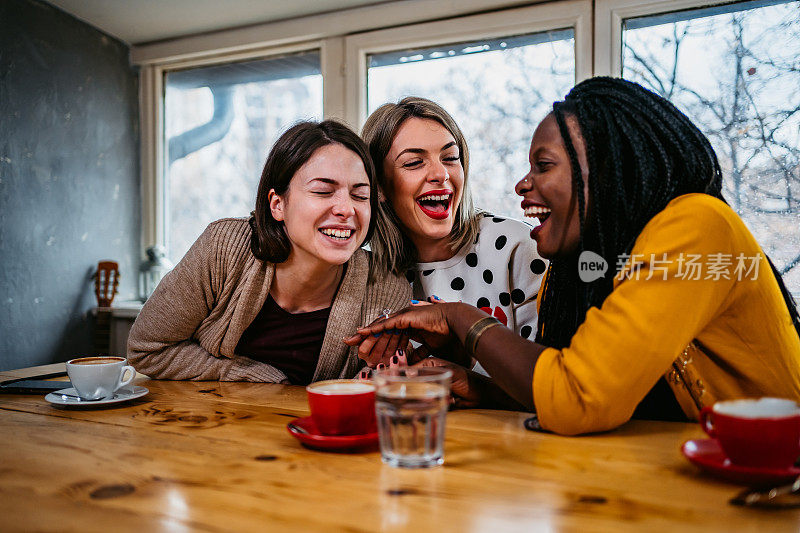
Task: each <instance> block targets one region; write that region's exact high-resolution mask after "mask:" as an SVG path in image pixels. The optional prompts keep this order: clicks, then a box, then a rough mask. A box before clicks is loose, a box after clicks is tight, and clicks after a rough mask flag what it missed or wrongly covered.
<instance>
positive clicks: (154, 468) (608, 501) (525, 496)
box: [0, 364, 800, 533]
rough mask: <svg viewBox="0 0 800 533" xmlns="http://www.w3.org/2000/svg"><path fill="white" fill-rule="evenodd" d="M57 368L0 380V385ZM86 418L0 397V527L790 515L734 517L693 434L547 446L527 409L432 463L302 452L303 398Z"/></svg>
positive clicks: (97, 413) (224, 397) (293, 394)
mask: <svg viewBox="0 0 800 533" xmlns="http://www.w3.org/2000/svg"><path fill="white" fill-rule="evenodd" d="M59 369H63V364H60V365H48V366H45V367H37V368H34V369H23V370H19V371H7V372H0V380H2V379H10V378H13V377H27V376H31V375H36V374H43V373H46V372H53V371H57V370H59ZM136 383H137V384H139V385H142V386H146V387H148V388H149V389H150V394H148V395H147V396H145V397H143V398H141V399H138V400H134V401H132V402H129V403H123V404H116V405H112V406H108V407H103V408H94V409H71V408H61V407H56V406H52V405H50V404H49V403H47V402H45V401H44V399H43V397H42V396H38V395H0V435H2V438H3V444H2V446H0V531H4V532H5V531H81V532H87V531H137V532H143V531H148V532H149V531H220V532H222V531H350V532H357V531H364V532H371V531H415V532H416V531H437V532H438V531H459V532H465V531H489V532H493V533H496V532H505V531H526V532H527V531H578V530H580V531H677V530H680V531H701V530H702V531H759V532H763V531H798V529H800V511H797V510H782V511H765V510H756V509H746V508H739V507H734V506H732V505H730V504H728V500H729V499H730V498H731V497H732V496H733V495H734V494H736V493H737V492H738V491H739V490H740V489H741V487H739V486H737V485H731V484H728V483H724V482H720V481H716V480H714V479H713V478H710V477H708V476H707V475H706V474H703V473H701V472H700V471H698V470H697V469H696V468H695V467H693V466H692V465H691V464H689V463H688V462H687V461H686V460H685V459H684V458H683V456H682V455H681V454H680V445H681V444H682V443H683V442H684V441H685V440H687V439H690V438H702V437H703V433H702V432H701V430H700V428H699V427H698V426H697V425H695V424H680V423H667V422H643V421H634V422H631V423H629V424H627V425H625V426H623V427H622V428H620V429H619V430H617V431H614V432H611V433H606V434H600V435H591V436H585V437H560V436H556V435H550V434H544V433H534V432H530V431H526V430H525V429H524V428H523V426H522V422H523V420H524V419H525V418H526V417H527V415H526V414H525V413H515V412H509V411H489V410H463V411H453V412H450V413H449V414H448V417H447V438H446V443H445V464H444V466H442V467H438V468H433V469H428V470H401V469H395V468H391V467H388V466H386V465H383V464H382V463H381V461H380V455H379V453H378V452H377V450H373V451H366V452H362V453H330V452H320V451H314V450H310V449H307V448H304V447H303V446H302V445H300V444H299V443H298V442H297V441H296V440H295V439H293V438H292V437H291V436H290V435H289V434H288V433H287V431H286V423H287V422H288V421H290V420H292V418H294V417H297V416H306V415H307V414H308V411H307V404H306V397H305V390H304V389H303V388H302V387H294V386H287V385H271V384H252V383H218V382H173V381H152V380H148V379H147V378H146V377H144V376H140V377H139V378H138V379H137V381H136Z"/></svg>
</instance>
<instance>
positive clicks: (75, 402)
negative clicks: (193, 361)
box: [44, 386, 150, 407]
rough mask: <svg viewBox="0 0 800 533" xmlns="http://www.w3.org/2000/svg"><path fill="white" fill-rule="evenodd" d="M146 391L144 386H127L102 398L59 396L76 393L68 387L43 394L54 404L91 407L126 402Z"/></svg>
mask: <svg viewBox="0 0 800 533" xmlns="http://www.w3.org/2000/svg"><path fill="white" fill-rule="evenodd" d="M148 392H150V391H149V390H148V389H147V388H146V387H137V386H127V387H122V388H121V389H119V390H118V391H117V392H115V393H114V395H113V396H111V398H104V399H102V400H79V399H76V398H64V397H62V396H61V395H62V394H69V395H72V396H77V395H78V391H76V390H75V389H74V388H72V387H70V388H68V389H61V390H57V391H55V392H51V393H50V394H48V395H47V396H45V397H44V399H45V400H47V401H48V402H50V403H52V404H55V405H69V406H70V407H91V406H95V405H108V404H111V403H119V402H127V401H128V400H135V399H136V398H141V397H142V396H144V395H145V394H147V393H148Z"/></svg>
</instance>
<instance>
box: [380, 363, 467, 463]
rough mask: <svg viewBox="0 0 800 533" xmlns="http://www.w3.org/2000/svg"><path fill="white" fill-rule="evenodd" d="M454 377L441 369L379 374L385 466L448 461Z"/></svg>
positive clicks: (389, 370) (407, 369) (393, 370)
mask: <svg viewBox="0 0 800 533" xmlns="http://www.w3.org/2000/svg"><path fill="white" fill-rule="evenodd" d="M452 375H453V373H452V371H450V370H448V369H446V368H441V367H392V368H386V369H384V370H380V371H378V372H376V373H375V375H374V382H375V414H376V415H377V418H378V438H379V440H380V445H381V459H382V460H383V462H384V463H386V464H388V465H390V466H397V467H401V468H424V467H429V466H436V465H440V464H442V463H443V462H444V421H445V415H446V414H447V407H448V404H449V402H448V399H449V396H450V378H451V377H452Z"/></svg>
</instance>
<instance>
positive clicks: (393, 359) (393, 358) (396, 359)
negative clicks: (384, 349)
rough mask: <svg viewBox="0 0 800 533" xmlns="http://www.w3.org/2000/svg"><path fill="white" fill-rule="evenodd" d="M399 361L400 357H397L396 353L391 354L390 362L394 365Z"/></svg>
mask: <svg viewBox="0 0 800 533" xmlns="http://www.w3.org/2000/svg"><path fill="white" fill-rule="evenodd" d="M399 362H400V358H399V357H397V356H396V355H393V356H392V363H394V364H395V365H396V364H398V363H399Z"/></svg>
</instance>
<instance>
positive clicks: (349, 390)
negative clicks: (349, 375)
mask: <svg viewBox="0 0 800 533" xmlns="http://www.w3.org/2000/svg"><path fill="white" fill-rule="evenodd" d="M309 389H310V390H311V392H319V393H322V394H362V393H365V392H373V391H374V390H375V387H374V386H373V385H371V384H369V383H357V382H353V381H344V382H340V383H330V382H329V383H322V384H320V385H318V386H313V385H312V386H311V387H310V388H309Z"/></svg>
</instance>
